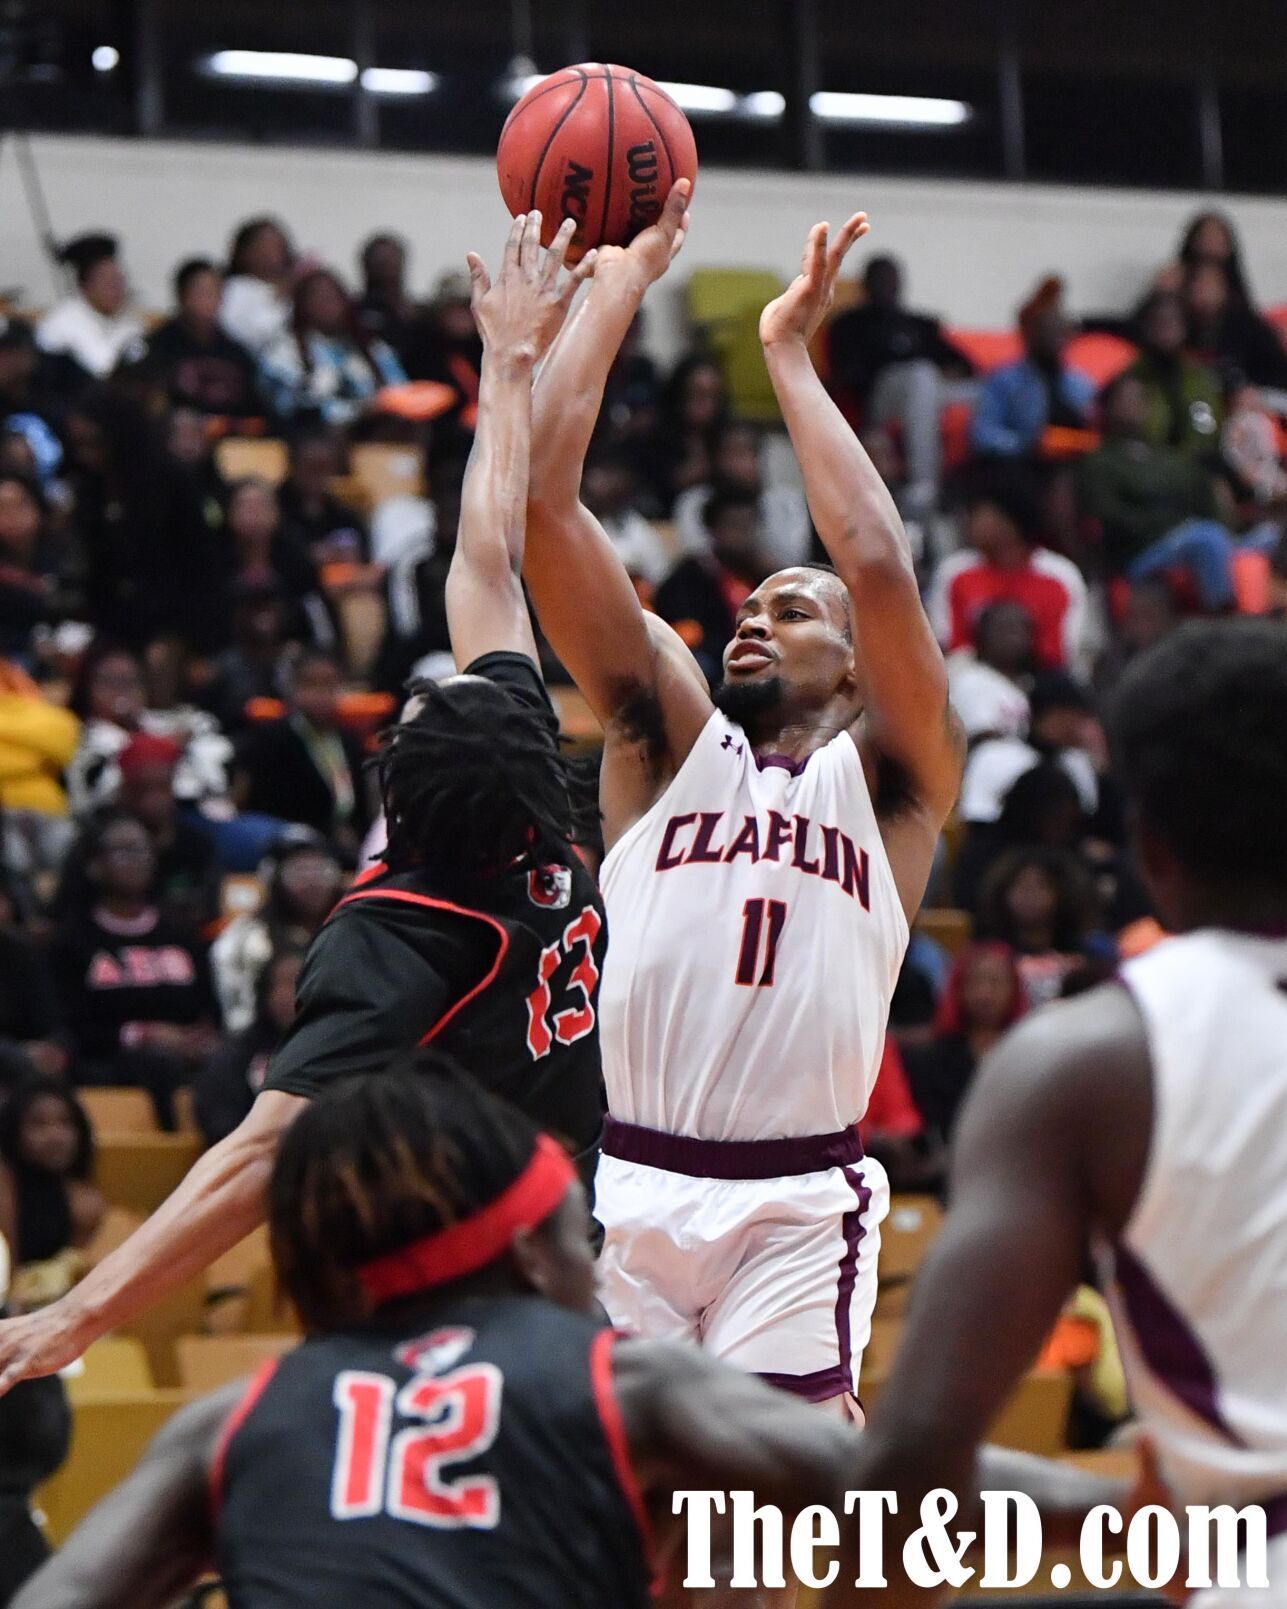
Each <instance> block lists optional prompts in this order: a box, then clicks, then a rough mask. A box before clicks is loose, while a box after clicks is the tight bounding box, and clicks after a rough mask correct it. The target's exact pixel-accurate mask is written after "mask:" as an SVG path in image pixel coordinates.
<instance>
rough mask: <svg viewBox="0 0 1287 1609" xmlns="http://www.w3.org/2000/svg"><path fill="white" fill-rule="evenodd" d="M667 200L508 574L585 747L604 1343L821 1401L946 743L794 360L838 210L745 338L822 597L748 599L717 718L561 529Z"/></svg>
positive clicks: (680, 195) (844, 458) (866, 1255)
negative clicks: (640, 1343) (598, 909)
mask: <svg viewBox="0 0 1287 1609" xmlns="http://www.w3.org/2000/svg"><path fill="white" fill-rule="evenodd" d="M686 196H687V186H686V184H685V183H682V182H681V184H679V185H677V186H676V187H675V191H674V192H673V193H672V195H671V197H670V200H669V203H668V206H667V209H666V212H665V215H664V217H663V219H662V222H661V223H660V224H659V225H658V226H657V227H655V228H652V229H649V230H647V231H645V232H644V233H643V234H642V235H640V236H639V237H638V239H636V240H635V241H634V243H633V244H632V245H631V246H630V247H629V248H628V249H625V250H622V249H616V248H604V249H602V250H601V251H600V253H599V261H598V266H597V268H596V275H595V282H594V285H593V287H592V289H591V291H590V293H589V295H588V296H587V297H586V298H585V300H584V301H583V303H582V304H581V306H580V308H579V309H578V311H577V312H576V313H575V314H574V316H573V319H572V320H571V322H570V323H569V324H568V326H567V328H566V329H565V330H564V332H563V334H562V336H561V337H560V338H559V340H558V342H557V343H556V344H555V346H554V348H553V350H552V352H551V354H550V356H549V358H548V359H547V361H546V364H545V367H544V369H543V371H542V374H541V377H540V379H539V381H538V383H537V387H536V415H535V425H534V437H533V449H532V452H533V456H532V479H531V498H530V502H529V522H528V543H527V557H526V561H525V565H524V578H525V579H526V580H527V582H528V585H529V588H530V591H531V594H532V599H533V602H534V604H535V606H536V609H537V613H538V616H539V618H540V621H541V624H542V626H543V628H544V630H545V631H546V633H547V635H548V637H549V639H550V642H551V643H552V645H553V646H554V649H555V651H556V652H557V653H558V655H559V657H560V658H561V659H562V660H563V662H564V664H565V665H566V666H567V667H568V669H569V670H570V671H571V672H572V675H573V676H574V678H575V679H576V682H577V685H578V686H579V687H580V688H581V690H582V692H583V693H584V695H585V697H586V699H587V700H588V702H589V704H590V706H591V707H592V709H593V710H594V712H595V714H596V715H597V716H598V717H599V719H600V720H601V721H602V723H603V725H604V728H605V732H606V746H605V753H604V763H603V777H602V804H603V812H604V830H605V839H606V842H607V846H608V853H607V857H606V860H605V862H604V865H603V869H602V877H601V881H602V887H603V892H604V899H605V902H606V905H607V909H608V917H609V924H610V927H611V931H612V947H611V951H610V954H609V957H608V962H607V970H606V973H605V978H604V988H603V1000H602V1016H603V1059H604V1074H605V1080H606V1083H607V1089H608V1100H609V1108H610V1111H611V1113H612V1119H611V1120H610V1122H609V1124H608V1127H607V1129H606V1131H605V1135H604V1157H603V1160H602V1162H601V1164H600V1169H599V1175H598V1185H597V1191H598V1195H597V1209H596V1210H597V1211H598V1214H599V1216H600V1218H601V1219H602V1221H603V1223H604V1225H605V1228H606V1231H607V1241H606V1245H605V1250H604V1299H605V1301H606V1303H607V1306H608V1311H609V1312H610V1313H611V1314H612V1317H613V1319H614V1320H615V1321H616V1322H618V1323H620V1324H622V1325H624V1326H625V1327H627V1328H630V1329H634V1330H637V1331H638V1332H639V1333H641V1334H644V1335H649V1336H654V1337H659V1338H661V1337H673V1338H679V1337H686V1338H689V1339H694V1340H700V1341H702V1342H703V1343H704V1344H705V1345H706V1346H707V1347H708V1348H709V1349H711V1350H712V1351H714V1352H716V1353H718V1354H719V1356H721V1357H724V1358H727V1359H730V1360H731V1361H733V1362H735V1363H737V1364H738V1365H740V1366H741V1367H742V1368H745V1369H748V1370H752V1371H755V1372H758V1373H760V1374H763V1375H765V1376H767V1377H769V1378H770V1379H772V1380H774V1381H775V1382H776V1383H777V1384H779V1385H782V1386H785V1387H787V1388H789V1389H791V1390H793V1391H795V1392H797V1393H799V1394H800V1395H801V1396H803V1397H806V1398H808V1399H810V1400H813V1401H826V1400H830V1399H835V1398H841V1397H845V1396H846V1395H848V1394H849V1393H851V1392H853V1391H854V1390H855V1388H856V1374H857V1365H858V1359H859V1357H860V1354H861V1351H862V1347H863V1345H864V1344H865V1341H866V1337H867V1335H868V1333H869V1321H870V1316H871V1310H872V1305H873V1302H874V1298H875V1264H876V1250H877V1246H878V1243H879V1233H878V1225H879V1222H880V1220H881V1218H882V1217H883V1215H884V1213H885V1210H886V1204H887V1199H888V1186H887V1183H886V1180H885V1177H884V1174H883V1171H882V1170H881V1168H880V1166H879V1164H878V1163H875V1162H872V1161H870V1160H864V1158H863V1153H862V1147H861V1144H860V1142H859V1139H858V1135H857V1131H856V1129H855V1128H854V1126H853V1125H854V1124H855V1122H856V1120H857V1119H858V1118H860V1117H861V1116H862V1113H863V1110H864V1108H865V1106H866V1102H867V1097H868V1094H869V1092H870V1088H871V1085H872V1082H873V1081H874V1079H875V1076H876V1071H877V1068H878V1067H879V1064H880V1057H881V1048H882V1043H883V1039H884V1034H885V1025H886V1018H887V1014H888V1007H889V999H890V994H891V992H892V990H893V986H894V981H895V979H896V977H897V975H898V970H899V965H900V962H901V960H902V955H903V951H904V948H905V946H906V942H907V932H908V922H909V920H910V918H911V917H912V915H913V914H914V912H915V910H916V908H917V906H918V904H919V902H920V899H921V896H922V894H923V892H924V888H925V883H926V879H927V877H928V874H929V869H930V863H931V859H932V856H933V853H934V846H935V843H936V840H937V837H938V832H939V829H940V827H941V826H942V824H943V821H944V819H945V817H946V816H947V813H948V811H949V809H950V807H951V804H952V801H953V799H954V797H955V794H956V789H957V784H958V781H959V778H960V768H961V746H960V741H959V737H958V734H957V730H956V727H955V724H954V721H953V719H952V717H951V716H950V714H949V710H948V703H947V680H946V675H945V672H944V667H943V661H942V657H941V655H940V653H939V649H938V646H937V644H936V642H935V640H934V636H933V633H932V632H931V630H930V627H929V623H928V621H927V620H926V618H925V614H924V612H923V610H922V608H921V602H920V596H919V593H918V591H917V586H916V578H915V575H914V573H913V569H912V561H911V556H910V553H909V550H908V546H907V541H906V538H905V535H904V532H903V529H902V525H901V522H900V521H899V517H898V513H897V511H896V509H895V507H894V503H893V500H892V498H891V497H890V495H889V493H888V492H887V490H886V489H885V486H884V485H883V483H882V482H881V480H880V477H879V475H878V474H877V473H876V471H875V469H874V468H873V466H872V464H871V462H870V461H869V459H868V458H867V455H866V453H865V452H864V451H863V448H862V447H861V445H860V444H859V442H858V441H857V440H856V439H855V437H854V435H853V432H852V431H851V430H850V429H849V427H848V426H847V425H846V424H845V422H844V420H843V419H842V417H841V415H840V414H839V412H838V411H837V410H836V408H835V407H834V405H833V404H832V402H831V400H830V399H829V398H828V396H827V394H826V392H825V390H824V388H823V386H822V383H821V381H820V380H819V378H818V376H817V375H816V374H815V372H814V369H813V366H812V363H811V361H810V358H809V353H808V342H809V340H810V338H811V337H812V335H813V334H814V332H815V331H816V329H817V328H818V325H819V324H820V322H821V320H822V318H823V316H824V315H825V313H826V311H827V308H828V306H829V304H830V302H831V298H832V293H833V289H834V285H835V281H836V276H837V274H838V273H839V270H840V266H841V263H842V262H843V260H844V257H845V254H846V252H847V251H848V250H849V248H850V246H852V245H853V243H854V241H856V240H857V239H859V238H860V236H862V235H863V234H864V233H865V232H866V229H867V225H866V221H865V218H864V217H863V215H862V214H858V215H857V216H855V217H853V218H851V219H850V220H849V222H848V223H847V224H845V226H844V228H843V229H841V230H840V232H839V234H838V235H837V236H836V238H835V240H834V241H833V242H830V243H829V241H828V229H827V226H826V225H825V224H820V225H818V227H817V228H815V229H814V230H813V231H812V233H811V234H810V236H809V240H808V244H807V246H806V248H805V254H804V262H803V266H802V270H801V273H800V275H799V277H798V278H797V279H796V280H795V281H794V283H793V284H792V285H791V287H790V288H789V290H787V292H786V293H785V294H784V295H783V296H781V297H779V298H778V300H777V301H775V302H773V303H772V304H771V305H770V306H769V307H767V308H766V309H765V311H764V315H763V318H762V320H761V326H760V335H761V340H762V342H763V345H764V353H765V358H766V361H767V363H768V367H769V373H770V375H771V377H772V380H773V385H774V389H775V391H776V394H777V397H778V400H779V402H780V403H781V406H782V412H783V415H784V417H785V419H786V423H787V427H788V429H789V431H790V434H791V440H792V443H793V445H794V447H795V450H796V454H797V456H798V458H799V461H800V467H801V469H802V471H803V474H804V481H805V489H806V492H807V494H808V498H809V506H810V509H811V511H812V514H813V519H814V523H815V525H816V526H817V529H818V532H819V535H820V536H821V538H822V541H823V544H824V546H825V548H826V550H827V552H828V554H829V555H830V557H831V559H832V562H833V564H834V566H835V571H834V573H832V572H831V571H829V570H827V569H824V568H817V567H804V568H799V569H792V570H785V571H782V572H780V573H778V574H776V575H773V576H771V577H770V578H769V579H768V580H767V581H765V582H764V583H763V584H762V585H761V586H760V587H759V588H757V589H756V591H754V592H753V593H752V594H751V595H750V596H749V597H747V598H746V599H745V601H744V602H743V603H742V605H741V608H740V610H739V611H738V625H737V631H736V635H735V637H734V639H733V641H732V642H731V643H730V644H729V645H728V647H727V649H726V650H725V653H724V669H725V678H724V682H723V685H722V686H721V687H720V688H719V689H718V690H717V692H716V694H715V696H714V700H713V701H712V697H711V694H710V693H709V692H708V690H707V687H706V682H705V680H704V678H703V677H702V675H701V673H700V671H699V670H698V668H697V666H696V663H695V662H694V660H693V658H692V656H691V654H690V653H689V652H688V650H687V649H686V648H685V647H684V646H683V644H682V643H681V642H680V640H679V638H678V637H677V636H676V634H675V633H674V632H673V631H672V630H671V629H670V628H669V627H668V626H666V625H664V624H663V623H662V622H661V621H659V620H658V619H657V618H656V617H655V616H648V615H645V613H644V611H643V610H642V608H641V607H640V605H639V603H638V601H637V599H636V596H635V592H634V589H633V587H632V586H631V584H630V581H629V578H628V577H627V575H626V572H625V570H624V568H623V567H622V566H621V564H620V562H619V561H618V560H617V558H616V556H615V555H614V553H613V550H612V548H611V546H610V544H609V542H608V541H607V538H606V537H605V535H604V533H603V531H602V529H601V528H600V526H599V525H598V523H597V522H596V521H595V519H594V518H593V517H592V516H591V515H590V513H589V512H588V511H587V510H586V509H585V508H584V507H583V506H582V505H581V504H580V503H579V501H578V483H579V477H580V470H581V463H582V460H583V458H584V455H585V451H586V447H587V445H588V443H589V440H590V434H591V431H592V429H593V426H594V421H595V418H596V416H597V412H598V408H599V402H600V398H601V396H602V393H603V387H604V383H605V380H606V378H607V375H608V371H609V368H610V366H611V364H612V361H613V357H614V354H615V353H616V351H617V348H618V346H619V344H620V342H621V340H622V338H623V337H624V335H625V333H626V331H627V329H628V328H629V326H630V323H631V321H632V319H633V318H634V316H635V314H636V312H637V311H638V308H639V304H640V302H641V301H642V299H643V296H644V293H645V291H646V290H647V289H648V287H649V285H650V284H651V283H653V282H654V281H655V280H657V279H658V278H660V276H661V275H662V274H663V273H664V272H665V270H666V267H667V265H668V264H669V262H670V261H671V259H672V258H673V256H674V255H675V253H676V252H677V251H678V249H679V246H680V244H681V243H682V240H683V236H684V231H685V228H686V224H687V218H686V214H685V212H684V206H685V200H686Z"/></svg>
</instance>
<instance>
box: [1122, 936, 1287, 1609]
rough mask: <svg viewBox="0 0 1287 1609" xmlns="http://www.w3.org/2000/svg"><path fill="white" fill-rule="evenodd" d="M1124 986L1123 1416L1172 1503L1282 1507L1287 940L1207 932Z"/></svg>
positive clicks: (1148, 957) (1171, 943)
mask: <svg viewBox="0 0 1287 1609" xmlns="http://www.w3.org/2000/svg"><path fill="white" fill-rule="evenodd" d="M1122 977H1123V980H1124V981H1125V983H1126V985H1127V987H1128V988H1129V990H1130V992H1131V995H1132V997H1133V998H1134V1000H1135V1001H1136V1003H1137V1004H1138V1006H1139V1009H1140V1012H1141V1013H1142V1015H1143V1018H1144V1023H1145V1027H1146V1029H1147V1033H1148V1044H1149V1052H1150V1055H1151V1057H1152V1063H1153V1135H1152V1143H1151V1146H1150V1150H1149V1160H1148V1166H1147V1171H1146V1174H1145V1178H1144V1184H1143V1187H1142V1189H1141V1191H1140V1197H1139V1200H1138V1202H1137V1203H1136V1205H1135V1209H1134V1211H1133V1212H1132V1214H1131V1218H1130V1222H1129V1223H1128V1224H1127V1226H1126V1229H1125V1232H1124V1233H1123V1235H1122V1236H1121V1239H1120V1241H1119V1244H1118V1245H1117V1247H1116V1248H1114V1250H1113V1261H1114V1265H1115V1266H1114V1286H1115V1289H1114V1293H1113V1301H1114V1318H1115V1320H1116V1327H1117V1332H1118V1338H1119V1341H1120V1342H1121V1345H1122V1354H1123V1360H1124V1362H1125V1365H1126V1372H1127V1379H1128V1382H1129V1384H1130V1388H1131V1395H1132V1398H1133V1400H1134V1405H1135V1408H1136V1410H1137V1412H1138V1413H1139V1415H1140V1417H1141V1418H1142V1419H1143V1421H1144V1424H1145V1427H1146V1428H1147V1430H1148V1432H1149V1434H1150V1435H1151V1436H1152V1437H1153V1438H1154V1440H1155V1442H1156V1443H1157V1447H1158V1452H1159V1455H1160V1457H1161V1459H1162V1463H1163V1469H1164V1472H1165V1475H1166V1478H1167V1481H1168V1484H1169V1485H1170V1486H1171V1487H1172V1489H1173V1490H1174V1492H1175V1495H1176V1497H1177V1498H1178V1499H1179V1501H1180V1502H1183V1503H1205V1502H1220V1501H1234V1500H1240V1501H1242V1502H1250V1501H1255V1500H1257V1499H1259V1498H1267V1497H1271V1496H1279V1495H1280V1494H1283V1493H1285V1492H1287V939H1262V938H1256V937H1252V936H1250V935H1245V934H1238V933H1232V932H1227V931H1223V930H1220V929H1215V928H1204V929H1201V930H1199V931H1198V932H1195V933H1190V934H1186V935H1185V936H1183V937H1180V938H1174V939H1168V940H1166V941H1165V942H1164V943H1162V944H1160V945H1158V946H1157V947H1156V948H1155V949H1153V950H1150V951H1148V952H1147V953H1146V954H1144V955H1142V956H1139V957H1138V958H1137V959H1135V960H1133V961H1129V962H1127V963H1126V965H1125V966H1124V967H1123V969H1122ZM1281 1585H1282V1586H1284V1587H1287V1579H1284V1581H1283V1582H1282V1583H1281Z"/></svg>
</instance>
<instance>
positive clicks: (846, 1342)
mask: <svg viewBox="0 0 1287 1609" xmlns="http://www.w3.org/2000/svg"><path fill="white" fill-rule="evenodd" d="M844 1174H845V1183H846V1184H847V1185H848V1186H849V1188H850V1189H851V1190H852V1191H853V1193H854V1195H855V1196H856V1197H857V1198H858V1202H857V1205H856V1206H855V1207H854V1208H853V1209H852V1211H850V1212H847V1213H846V1214H845V1215H844V1218H843V1219H842V1220H841V1225H840V1229H841V1233H842V1234H843V1235H844V1237H845V1249H844V1254H843V1255H842V1257H841V1259H840V1275H839V1278H838V1280H837V1282H836V1340H837V1342H838V1343H839V1346H840V1367H841V1369H842V1370H843V1371H844V1374H845V1378H846V1381H847V1384H846V1386H845V1390H846V1391H852V1390H853V1389H854V1383H853V1381H854V1377H853V1338H852V1336H851V1335H850V1333H849V1308H850V1304H851V1303H852V1301H853V1295H854V1285H855V1283H856V1281H857V1279H858V1248H859V1247H860V1246H861V1245H862V1241H863V1236H864V1235H865V1234H866V1233H867V1225H866V1224H865V1223H864V1222H863V1219H864V1217H865V1216H866V1213H867V1208H868V1207H869V1206H870V1204H871V1191H870V1190H869V1189H868V1188H867V1183H866V1180H865V1179H864V1178H863V1176H862V1171H861V1170H860V1169H858V1168H846V1169H845V1170H844Z"/></svg>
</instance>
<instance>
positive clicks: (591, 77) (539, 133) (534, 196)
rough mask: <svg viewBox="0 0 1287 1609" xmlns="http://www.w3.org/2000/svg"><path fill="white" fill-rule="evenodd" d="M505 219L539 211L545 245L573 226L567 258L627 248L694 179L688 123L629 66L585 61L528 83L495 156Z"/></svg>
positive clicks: (694, 147) (693, 152) (660, 91)
mask: <svg viewBox="0 0 1287 1609" xmlns="http://www.w3.org/2000/svg"><path fill="white" fill-rule="evenodd" d="M496 172H497V174H498V176H499V178H500V187H501V194H502V195H503V196H504V198H505V205H506V206H507V207H508V208H509V210H510V212H511V213H513V214H514V215H515V216H517V215H518V214H519V213H520V212H531V211H532V210H533V209H534V208H537V207H539V208H540V211H541V217H542V229H541V237H542V239H543V240H544V242H545V244H546V245H549V243H550V241H551V240H552V239H553V238H554V234H555V232H556V231H557V229H558V227H559V225H560V224H561V223H562V221H563V220H564V218H575V219H576V224H577V232H576V236H575V238H574V240H573V242H572V249H571V251H570V252H569V254H568V255H569V257H570V258H572V259H575V258H577V257H579V256H581V255H582V254H583V253H584V252H586V251H588V250H589V249H590V247H591V246H603V245H610V246H624V245H625V244H626V243H627V242H628V241H631V240H633V239H634V237H635V236H636V235H637V234H638V233H639V231H640V230H641V229H646V228H647V227H648V225H649V224H652V223H655V222H656V220H657V217H658V214H659V213H660V212H661V209H662V206H663V205H664V203H665V200H666V197H667V196H668V195H669V194H670V190H671V186H672V185H673V184H674V182H675V180H676V179H695V178H696V177H697V145H696V142H695V141H694V139H693V131H692V129H691V128H690V127H689V124H688V119H687V118H686V117H685V116H684V114H683V112H681V111H680V109H679V107H678V106H676V105H675V103H674V101H673V100H671V98H670V96H669V95H667V94H666V92H665V90H664V89H662V88H660V87H659V86H658V85H657V84H654V83H653V81H652V79H651V78H645V77H644V75H643V74H642V73H635V72H632V71H631V70H630V69H629V68H628V67H613V66H610V65H609V66H605V65H604V64H603V63H602V62H587V63H585V64H584V65H582V66H580V67H565V68H564V69H563V70H562V72H558V73H551V75H550V76H549V77H548V78H543V79H542V80H541V82H540V83H539V84H534V85H533V86H532V88H531V89H529V90H528V92H527V94H526V95H524V96H523V98H522V100H521V101H519V103H518V105H517V106H515V108H514V110H513V111H512V112H511V113H510V114H509V117H508V118H507V119H506V120H505V127H504V129H503V130H502V131H501V137H500V146H499V147H498V149H497V152H496Z"/></svg>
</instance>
